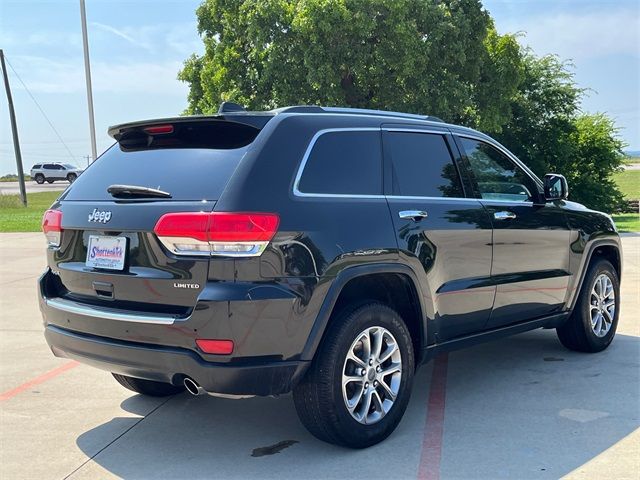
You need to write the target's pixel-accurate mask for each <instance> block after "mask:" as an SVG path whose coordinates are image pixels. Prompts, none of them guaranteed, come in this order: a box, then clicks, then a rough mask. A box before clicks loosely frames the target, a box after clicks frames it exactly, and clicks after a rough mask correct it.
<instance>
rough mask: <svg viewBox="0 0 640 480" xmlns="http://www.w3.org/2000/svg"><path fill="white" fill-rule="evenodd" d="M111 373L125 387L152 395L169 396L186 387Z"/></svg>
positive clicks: (142, 393)
mask: <svg viewBox="0 0 640 480" xmlns="http://www.w3.org/2000/svg"><path fill="white" fill-rule="evenodd" d="M111 375H113V378H115V379H116V380H117V381H118V383H119V384H120V385H122V386H123V387H124V388H126V389H128V390H131V391H132V392H136V393H139V394H141V395H148V396H150V397H168V396H169V395H175V394H176V393H180V392H182V391H184V387H176V386H175V385H172V384H170V383H164V382H154V381H153V380H144V379H142V378H134V377H128V376H126V375H120V374H117V373H112V374H111Z"/></svg>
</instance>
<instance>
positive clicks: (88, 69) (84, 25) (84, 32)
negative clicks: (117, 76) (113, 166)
mask: <svg viewBox="0 0 640 480" xmlns="http://www.w3.org/2000/svg"><path fill="white" fill-rule="evenodd" d="M80 19H81V21H82V47H83V48H84V76H85V79H86V81H87V104H88V106H89V134H90V135H91V156H92V159H91V160H92V161H94V160H95V159H96V158H98V152H97V150H96V125H95V122H94V118H93V92H92V90H91V67H90V65H89V38H88V36H87V13H86V11H85V8H84V0H80Z"/></svg>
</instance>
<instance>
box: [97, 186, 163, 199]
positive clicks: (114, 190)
mask: <svg viewBox="0 0 640 480" xmlns="http://www.w3.org/2000/svg"><path fill="white" fill-rule="evenodd" d="M107 192H109V193H110V194H111V196H113V197H116V198H131V197H158V198H171V194H170V193H169V192H165V191H162V190H158V189H157V188H149V187H142V186H140V185H111V186H109V187H107Z"/></svg>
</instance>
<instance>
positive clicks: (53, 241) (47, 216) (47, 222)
mask: <svg viewBox="0 0 640 480" xmlns="http://www.w3.org/2000/svg"><path fill="white" fill-rule="evenodd" d="M42 231H43V232H44V236H45V237H46V238H47V244H48V245H49V246H50V247H59V246H60V239H61V238H62V212H61V211H60V210H47V211H46V212H44V215H43V216H42Z"/></svg>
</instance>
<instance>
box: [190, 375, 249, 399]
mask: <svg viewBox="0 0 640 480" xmlns="http://www.w3.org/2000/svg"><path fill="white" fill-rule="evenodd" d="M182 384H183V385H184V388H185V389H186V390H187V392H189V393H190V394H191V395H205V394H207V395H211V396H213V397H221V398H231V399H240V398H252V397H254V396H255V395H232V394H228V393H215V392H207V391H206V390H205V389H204V388H202V387H201V386H200V384H199V383H198V382H196V381H195V380H194V379H193V378H189V377H185V378H184V380H183V381H182Z"/></svg>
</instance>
